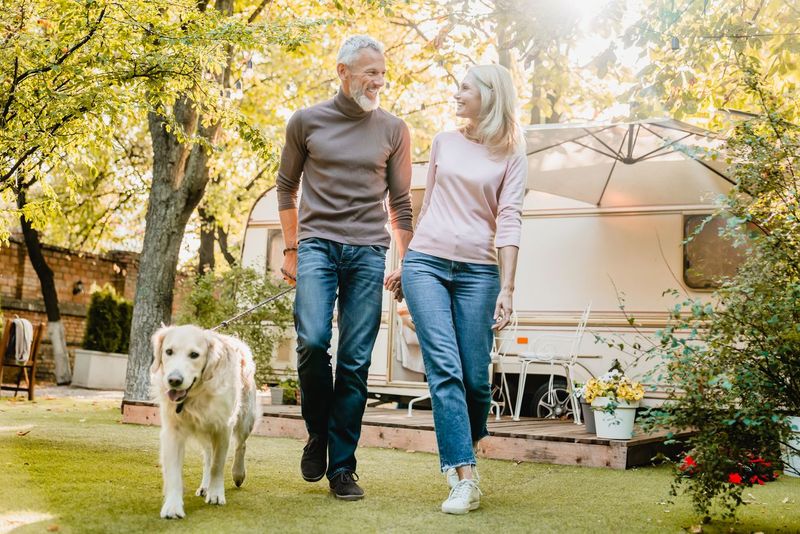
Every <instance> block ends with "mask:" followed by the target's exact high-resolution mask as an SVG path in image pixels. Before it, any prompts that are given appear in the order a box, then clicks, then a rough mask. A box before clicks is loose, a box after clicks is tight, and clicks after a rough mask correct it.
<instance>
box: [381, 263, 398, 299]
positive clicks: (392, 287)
mask: <svg viewBox="0 0 800 534" xmlns="http://www.w3.org/2000/svg"><path fill="white" fill-rule="evenodd" d="M402 272H403V269H402V267H398V268H397V270H395V271H393V272H391V273H389V274H387V275H386V278H384V280H383V287H385V288H386V290H387V291H390V292H392V293H393V294H394V299H395V300H396V301H397V302H403V287H402V285H401V282H400V275H401V274H402Z"/></svg>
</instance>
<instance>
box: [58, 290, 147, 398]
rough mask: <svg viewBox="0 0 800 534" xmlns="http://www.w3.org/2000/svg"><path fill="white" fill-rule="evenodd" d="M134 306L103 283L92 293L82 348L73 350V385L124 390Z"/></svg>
mask: <svg viewBox="0 0 800 534" xmlns="http://www.w3.org/2000/svg"><path fill="white" fill-rule="evenodd" d="M132 310H133V305H132V304H131V302H130V301H128V300H125V299H124V298H122V297H120V296H118V295H117V293H116V291H114V288H113V287H111V286H109V285H106V286H104V287H103V288H102V289H96V290H95V291H94V292H93V293H92V298H91V301H90V303H89V309H88V311H87V314H86V330H85V332H84V336H83V348H79V349H75V368H74V370H73V373H72V384H73V385H75V386H80V387H85V388H92V389H115V390H124V389H125V373H126V371H127V368H128V354H127V352H128V343H129V341H130V330H131V316H132Z"/></svg>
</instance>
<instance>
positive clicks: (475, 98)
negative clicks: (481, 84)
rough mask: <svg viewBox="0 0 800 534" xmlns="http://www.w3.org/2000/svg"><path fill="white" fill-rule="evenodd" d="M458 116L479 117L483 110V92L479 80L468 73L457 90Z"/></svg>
mask: <svg viewBox="0 0 800 534" xmlns="http://www.w3.org/2000/svg"><path fill="white" fill-rule="evenodd" d="M455 98H456V117H461V118H462V119H477V118H478V116H479V115H480V112H481V93H480V91H479V90H478V82H477V81H475V78H473V77H472V76H471V75H469V74H467V75H466V77H465V78H464V80H463V81H462V82H461V85H459V86H458V91H456V95H455Z"/></svg>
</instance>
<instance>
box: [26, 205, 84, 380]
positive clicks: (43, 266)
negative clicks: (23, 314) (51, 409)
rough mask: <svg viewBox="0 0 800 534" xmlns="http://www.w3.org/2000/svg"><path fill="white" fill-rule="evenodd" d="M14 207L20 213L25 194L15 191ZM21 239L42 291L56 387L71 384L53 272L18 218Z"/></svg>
mask: <svg viewBox="0 0 800 534" xmlns="http://www.w3.org/2000/svg"><path fill="white" fill-rule="evenodd" d="M17 206H18V207H19V209H22V208H23V207H24V206H25V190H24V189H20V190H18V191H17ZM19 219H20V224H21V226H22V235H23V237H24V239H25V248H26V249H27V250H28V258H30V260H31V265H33V270H34V271H36V276H38V277H39V285H40V286H41V288H42V298H43V299H44V308H45V311H46V312H47V332H48V334H49V335H50V342H51V343H52V345H53V361H54V362H55V375H56V383H57V384H59V385H62V384H69V383H70V382H72V371H71V370H70V366H69V353H68V352H67V343H66V338H65V336H64V325H63V324H62V323H61V311H60V310H59V308H58V293H57V292H56V284H55V281H54V279H53V270H52V269H51V268H50V266H49V265H47V261H46V260H45V259H44V255H43V254H42V244H41V242H40V241H39V232H37V231H36V230H35V229H34V228H33V226H31V223H30V221H29V220H28V219H26V218H25V216H24V215H21V216H20V218H19Z"/></svg>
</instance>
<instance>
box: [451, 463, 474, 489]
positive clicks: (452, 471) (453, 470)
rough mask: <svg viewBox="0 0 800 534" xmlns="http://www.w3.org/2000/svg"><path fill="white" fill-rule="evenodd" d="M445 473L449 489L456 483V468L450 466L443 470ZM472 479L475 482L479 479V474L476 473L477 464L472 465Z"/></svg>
mask: <svg viewBox="0 0 800 534" xmlns="http://www.w3.org/2000/svg"><path fill="white" fill-rule="evenodd" d="M445 474H446V475H447V485H448V486H450V489H453V488H455V487H456V484H458V473H457V472H456V468H455V467H451V468H450V469H448V470H447V471H445ZM472 480H474V481H475V482H476V483H478V482H480V481H481V476H480V475H479V474H478V466H477V465H473V466H472Z"/></svg>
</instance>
